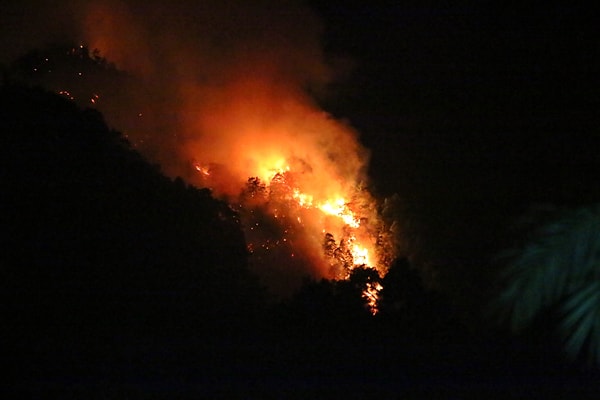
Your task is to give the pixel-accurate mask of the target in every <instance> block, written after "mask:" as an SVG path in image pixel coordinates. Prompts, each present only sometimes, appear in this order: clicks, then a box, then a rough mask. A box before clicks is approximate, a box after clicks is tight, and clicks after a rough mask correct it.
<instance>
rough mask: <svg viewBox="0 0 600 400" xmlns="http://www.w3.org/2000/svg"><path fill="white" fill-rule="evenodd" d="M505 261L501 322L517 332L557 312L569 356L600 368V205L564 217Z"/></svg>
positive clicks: (498, 307)
mask: <svg viewBox="0 0 600 400" xmlns="http://www.w3.org/2000/svg"><path fill="white" fill-rule="evenodd" d="M503 256H504V262H505V267H504V268H503V270H502V272H501V274H500V281H501V291H500V293H499V294H498V296H497V297H496V299H495V300H494V301H493V304H492V306H493V309H495V310H496V311H497V315H498V316H499V318H501V319H502V321H503V322H504V323H507V324H508V326H510V327H511V329H512V330H513V331H514V332H519V331H522V330H523V329H526V328H528V327H529V326H531V324H532V323H533V321H534V320H535V318H536V317H537V316H538V315H541V313H543V312H545V311H546V310H549V309H558V310H559V315H558V317H559V320H560V322H559V325H558V326H557V329H558V331H559V333H560V335H561V336H562V337H563V339H564V340H565V351H566V353H567V354H569V355H570V356H572V357H576V356H577V355H579V354H580V353H582V352H587V354H588V355H589V357H590V358H591V359H593V361H594V362H595V363H598V364H600V205H597V206H594V207H590V208H581V209H577V210H572V211H568V212H565V213H564V214H562V215H560V216H558V217H557V218H555V219H554V220H552V221H550V222H547V223H545V224H543V225H542V226H540V227H539V228H538V229H536V230H535V231H534V232H533V233H532V235H531V236H530V237H529V239H528V241H527V242H526V243H525V244H524V245H522V246H521V247H518V248H514V249H511V250H509V251H507V252H505V253H504V255H503Z"/></svg>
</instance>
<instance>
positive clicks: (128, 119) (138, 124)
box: [13, 0, 393, 298]
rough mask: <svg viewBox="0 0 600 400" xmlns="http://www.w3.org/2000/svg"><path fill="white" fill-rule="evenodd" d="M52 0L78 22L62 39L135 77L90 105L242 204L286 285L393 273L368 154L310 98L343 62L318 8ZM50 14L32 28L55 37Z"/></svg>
mask: <svg viewBox="0 0 600 400" xmlns="http://www.w3.org/2000/svg"><path fill="white" fill-rule="evenodd" d="M51 6H52V7H50V6H49V2H48V3H46V2H38V3H37V4H36V7H37V8H35V7H34V8H31V7H30V8H29V10H30V9H36V10H50V9H52V12H51V13H50V14H48V15H52V16H53V18H55V19H56V20H58V21H60V22H62V23H63V24H67V26H68V28H67V29H65V30H63V31H61V30H60V29H59V30H58V31H59V32H62V36H64V35H75V36H71V40H73V38H75V40H77V41H78V42H79V43H82V44H85V45H86V46H87V47H88V48H90V49H99V51H100V53H101V54H102V56H104V57H106V59H107V60H109V61H111V62H114V63H115V65H116V67H117V68H118V69H119V70H122V71H126V72H127V73H129V74H131V76H132V77H133V82H134V83H132V84H130V85H129V86H127V87H123V88H119V87H112V88H109V86H110V84H109V83H106V82H105V83H103V87H101V88H98V89H95V90H94V92H93V94H92V95H90V96H91V97H89V99H88V100H89V101H90V102H91V103H93V104H94V105H96V106H98V107H99V108H100V109H101V110H102V111H103V113H104V114H105V115H106V117H107V119H108V121H109V123H110V124H112V125H113V126H115V127H116V128H117V129H122V130H124V131H125V134H126V135H127V137H128V138H129V140H130V141H131V142H132V143H133V144H134V145H135V146H136V147H137V148H138V149H139V150H140V151H141V152H142V153H144V155H146V156H147V157H148V158H149V159H150V160H151V161H153V162H158V163H159V164H160V165H161V167H162V168H163V170H164V171H165V172H166V173H167V174H169V175H171V176H182V177H184V178H185V179H187V180H188V181H189V182H191V183H193V184H196V185H199V186H208V187H210V188H211V189H213V191H214V193H215V194H216V195H217V196H220V197H222V198H225V199H227V200H228V201H229V202H230V204H231V205H232V207H233V208H235V209H236V210H238V211H239V212H240V214H241V216H242V222H243V224H244V227H245V232H246V235H247V240H248V246H249V251H250V252H251V253H252V256H251V263H252V264H253V266H254V267H255V268H256V269H257V270H259V272H260V273H261V275H262V276H263V277H264V279H265V281H266V282H268V283H269V285H270V286H271V287H274V289H275V290H276V291H280V292H285V291H289V290H291V289H292V288H293V287H295V286H297V285H298V284H299V282H300V278H301V276H302V275H305V274H309V275H312V276H313V277H326V278H346V277H347V275H348V273H349V271H350V270H351V269H352V267H353V266H354V265H362V264H365V265H367V266H369V267H376V268H378V269H379V270H381V271H382V272H384V271H385V269H386V266H387V264H388V263H389V261H390V259H391V257H392V256H393V249H391V245H390V244H389V243H387V242H385V241H384V242H382V239H381V235H380V233H381V231H382V230H385V227H383V225H382V222H381V221H380V218H379V215H378V212H377V205H376V203H375V201H374V199H373V198H372V197H371V195H370V194H369V193H368V191H366V189H365V184H366V176H365V171H366V166H367V162H368V152H367V151H366V149H365V148H364V147H363V146H362V145H361V144H360V143H359V141H358V137H357V133H356V132H355V131H354V130H353V129H352V128H351V127H350V126H349V125H348V124H346V123H344V122H341V121H339V120H336V119H334V118H332V117H331V116H330V115H328V114H327V113H326V112H324V111H323V110H321V109H319V107H318V106H317V105H316V102H315V101H314V99H313V97H312V96H311V95H310V94H315V93H321V92H323V91H324V90H325V89H326V88H327V85H328V83H330V82H331V80H332V79H333V78H334V76H335V71H333V70H332V69H331V68H330V66H329V64H328V63H327V60H326V58H325V55H324V54H323V52H322V50H321V47H320V43H319V35H320V30H321V27H320V25H319V21H318V19H317V18H316V17H315V16H314V15H313V14H312V13H311V11H310V10H309V9H307V8H306V7H304V6H302V5H301V4H299V3H298V2H295V1H264V0H263V1H260V0H259V1H255V2H248V1H242V0H240V1H227V2H223V1H216V0H209V1H202V2H198V1H178V2H173V3H171V2H159V1H100V2H85V1H75V2H72V3H71V4H68V5H65V7H64V8H59V9H56V7H55V5H54V4H52V5H51ZM21 11H22V12H25V13H27V11H26V9H25V8H23V9H22V10H20V11H19V12H21ZM30 12H31V11H30ZM40 12H44V11H39V12H38V13H37V14H38V15H37V17H35V18H34V19H35V21H36V24H39V26H36V27H33V28H32V30H30V31H28V32H32V33H31V36H32V37H34V36H35V32H39V34H40V36H41V37H45V38H47V37H48V36H47V35H48V32H47V29H46V28H47V26H46V25H44V21H43V16H42V15H41V14H40ZM48 12H49V11H48ZM32 20H33V19H32ZM56 20H55V21H52V23H50V22H49V23H48V24H49V25H52V26H53V27H54V28H53V29H57V26H59V25H57V23H56ZM13 25H14V24H13ZM43 35H46V36H43ZM54 37H56V38H57V39H56V40H58V39H59V38H60V37H61V35H55V36H54ZM30 42H31V40H29V39H27V40H23V43H24V44H25V43H27V44H30ZM32 44H33V43H31V44H30V45H32ZM69 89H70V88H61V90H63V91H64V93H63V94H64V95H65V96H69V97H72V95H71V92H72V91H71V90H69ZM120 89H122V92H119V90H120ZM108 92H110V93H112V96H111V95H106V93H108ZM105 99H107V100H106V101H105ZM103 102H104V104H102V103H103ZM96 103H97V104H96ZM249 178H250V180H249ZM253 178H254V179H253ZM369 290H370V291H366V292H365V296H367V297H369V298H372V297H373V296H376V292H377V291H373V290H372V288H369Z"/></svg>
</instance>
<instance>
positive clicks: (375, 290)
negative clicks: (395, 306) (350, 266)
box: [362, 282, 383, 315]
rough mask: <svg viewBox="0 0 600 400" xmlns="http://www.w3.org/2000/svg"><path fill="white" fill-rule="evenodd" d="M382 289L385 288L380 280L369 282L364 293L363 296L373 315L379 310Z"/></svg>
mask: <svg viewBox="0 0 600 400" xmlns="http://www.w3.org/2000/svg"><path fill="white" fill-rule="evenodd" d="M381 289H383V286H381V284H380V283H379V282H377V283H370V282H367V285H366V288H365V290H363V293H362V297H363V299H365V301H366V303H367V306H368V307H369V310H370V311H371V314H373V315H375V314H377V313H378V312H379V310H378V309H377V301H378V300H379V292H381Z"/></svg>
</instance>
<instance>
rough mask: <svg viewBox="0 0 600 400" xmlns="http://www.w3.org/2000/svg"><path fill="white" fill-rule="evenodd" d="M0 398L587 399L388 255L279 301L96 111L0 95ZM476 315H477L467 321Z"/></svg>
mask: <svg viewBox="0 0 600 400" xmlns="http://www.w3.org/2000/svg"><path fill="white" fill-rule="evenodd" d="M0 134H1V135H2V140H1V146H0V152H1V154H0V162H1V166H0V167H1V168H0V171H1V175H0V176H1V185H2V191H1V195H0V196H1V199H2V200H1V203H0V204H1V208H0V213H1V214H0V215H1V217H0V218H1V227H2V235H1V237H2V253H1V262H0V264H1V268H2V270H1V271H2V278H1V284H0V285H1V286H0V293H1V295H2V299H1V304H2V306H1V307H2V316H3V327H4V333H3V335H2V346H3V351H2V356H3V361H4V365H5V366H7V367H8V370H9V371H8V372H5V374H4V375H3V378H2V385H1V386H2V391H4V392H5V393H3V394H2V397H3V398H22V397H26V398H66V399H70V398H73V399H75V398H86V399H106V398H118V399H121V398H123V399H124V398H129V399H137V398H148V399H156V398H165V399H174V398H193V399H198V398H260V399H263V398H302V399H308V398H357V399H364V398H377V399H387V398H400V399H432V398H444V399H446V398H499V399H507V398H540V399H541V398H544V399H547V398H553V397H554V398H555V397H556V396H559V397H561V398H597V393H598V392H596V387H597V386H596V384H597V382H598V381H597V376H595V375H594V373H592V372H585V373H584V372H580V371H579V370H577V369H576V368H574V367H571V366H569V365H568V364H566V363H565V362H563V361H562V359H561V358H560V356H559V355H558V354H557V353H556V351H554V350H552V347H549V346H548V347H546V344H547V343H546V342H544V341H539V340H537V341H536V340H535V338H534V339H533V340H530V339H527V338H525V339H523V340H519V341H517V340H509V339H507V338H506V337H505V336H504V335H501V334H492V333H489V332H487V330H486V329H484V328H483V327H479V328H475V327H472V326H471V327H466V326H465V324H463V323H462V322H461V317H460V313H458V312H456V310H455V309H453V305H452V302H450V301H449V300H448V299H447V298H445V297H444V296H442V295H439V294H436V293H433V292H431V291H430V290H429V289H428V288H426V287H425V286H424V285H423V283H422V280H421V277H420V275H419V273H418V272H417V270H416V269H415V267H414V266H412V265H410V264H409V263H408V262H407V261H406V260H398V261H397V262H396V263H395V264H394V265H393V266H392V268H391V269H390V272H389V273H388V274H387V275H386V276H385V277H382V281H383V284H384V290H383V292H382V299H381V302H380V312H379V313H378V314H377V315H375V316H372V315H371V314H370V313H369V312H368V310H367V309H366V308H365V307H364V304H363V302H362V300H361V299H360V290H359V288H360V284H361V283H362V280H364V279H370V278H369V277H368V276H367V275H368V274H365V273H363V274H362V275H361V274H359V273H357V274H356V275H354V276H352V277H351V279H350V280H348V281H339V282H334V281H326V280H323V281H313V280H310V279H307V280H306V281H305V282H304V284H303V286H302V288H301V290H300V291H299V292H298V293H296V294H295V295H293V296H291V297H290V298H289V299H288V300H286V301H284V302H281V303H279V304H275V305H274V304H267V303H266V302H265V301H263V299H264V298H265V297H266V296H265V293H264V290H263V289H262V288H261V287H260V286H259V285H258V280H257V279H256V278H255V277H254V276H253V275H252V274H251V273H250V272H249V271H248V269H247V257H248V255H247V253H246V245H245V243H244V237H243V235H242V233H241V230H240V227H239V223H238V220H237V216H236V215H235V213H233V212H232V211H231V210H230V209H229V208H228V207H227V206H226V205H225V204H224V203H222V202H219V201H217V200H214V199H213V198H212V197H211V194H210V192H208V191H206V190H199V189H196V188H193V187H189V186H187V185H186V184H185V183H184V182H183V181H182V180H180V179H176V180H171V179H168V178H166V177H164V176H163V175H161V173H160V172H159V170H158V168H157V167H155V166H152V165H150V164H148V163H146V162H145V161H144V160H143V159H142V158H141V157H140V156H139V155H138V154H137V153H136V152H134V151H133V150H131V148H130V147H129V146H128V144H127V143H126V142H125V141H124V140H123V137H122V135H121V134H120V133H118V132H115V131H111V130H109V129H108V128H107V127H106V125H105V123H104V122H103V118H102V116H101V115H100V114H99V113H98V112H96V111H92V110H83V111H82V110H80V109H78V108H77V107H76V106H75V105H74V104H73V103H71V102H69V101H68V100H66V99H64V98H61V97H58V96H56V95H54V94H51V93H47V92H44V91H42V90H39V89H31V88H23V87H14V86H10V85H4V86H3V87H2V88H1V89H0ZM474 319H476V318H474Z"/></svg>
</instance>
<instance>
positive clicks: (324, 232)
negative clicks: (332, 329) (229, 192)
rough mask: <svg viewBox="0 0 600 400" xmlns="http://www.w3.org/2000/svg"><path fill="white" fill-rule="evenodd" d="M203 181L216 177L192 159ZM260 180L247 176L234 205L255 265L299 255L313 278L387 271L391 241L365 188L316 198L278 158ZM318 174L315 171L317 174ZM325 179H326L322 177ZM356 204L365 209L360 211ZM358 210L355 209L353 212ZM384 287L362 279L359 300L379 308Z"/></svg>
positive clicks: (260, 266)
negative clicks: (387, 240)
mask: <svg viewBox="0 0 600 400" xmlns="http://www.w3.org/2000/svg"><path fill="white" fill-rule="evenodd" d="M195 169H196V171H197V172H198V173H199V174H200V178H201V179H202V184H203V185H205V186H208V187H211V186H212V184H213V183H214V182H215V181H214V179H217V180H218V179H219V178H218V177H215V176H214V175H213V174H211V171H210V168H208V167H203V166H201V165H200V164H197V163H196V164H195ZM260 171H263V173H264V171H269V172H270V173H269V174H263V175H262V177H263V179H266V183H263V180H262V179H261V178H259V177H251V178H249V179H248V181H247V182H246V184H245V186H244V187H243V188H240V193H239V196H237V197H236V198H235V201H231V200H230V201H231V202H232V204H237V206H235V207H234V208H235V209H236V210H237V211H238V212H239V213H240V215H241V218H242V224H243V227H244V229H245V233H246V237H247V240H248V250H249V252H250V253H251V254H252V257H251V263H252V264H253V265H254V267H255V268H256V269H257V270H259V271H260V270H261V269H263V268H264V267H265V266H264V264H269V263H272V262H277V263H281V264H283V265H279V266H278V267H279V268H282V269H283V270H282V272H284V273H285V267H286V265H285V264H286V263H289V262H295V261H296V260H293V261H292V259H297V258H298V254H301V257H300V260H302V262H308V263H310V264H311V265H312V267H313V274H314V275H315V276H316V277H324V278H328V279H348V278H349V277H350V275H351V273H352V271H353V270H354V269H355V268H357V267H361V268H371V269H373V270H374V271H376V273H377V274H379V273H382V274H385V272H386V271H387V267H388V263H389V261H391V259H392V257H393V254H391V249H392V247H391V243H385V239H383V238H384V236H383V235H380V234H381V232H380V230H381V229H383V224H382V222H381V221H380V220H379V217H378V216H377V212H376V204H375V201H374V199H373V198H372V197H371V196H370V195H369V193H368V192H367V191H366V190H358V189H356V188H353V189H352V190H351V192H350V193H349V194H348V197H347V198H352V199H353V200H354V201H350V202H347V201H346V200H345V197H341V196H340V195H339V194H335V195H332V196H331V197H329V198H323V199H321V198H319V197H316V196H314V195H313V194H310V193H306V192H304V191H303V188H301V187H298V186H296V184H297V183H298V182H299V181H300V179H298V174H297V173H296V172H295V171H294V170H293V169H292V168H291V167H290V166H289V165H288V164H287V163H285V159H283V158H282V159H280V160H279V161H278V163H277V164H276V165H274V166H272V167H261V168H259V171H257V172H260ZM317 176H318V175H317ZM324 184H326V182H324ZM358 204H362V208H363V210H366V211H368V213H365V214H364V215H363V214H360V209H359V208H358V207H357V205H358ZM355 210H356V211H355ZM381 289H382V286H381V284H380V283H379V282H366V283H365V286H364V288H363V289H362V290H363V299H364V300H365V303H366V305H367V306H368V308H369V309H370V311H371V313H372V314H376V313H377V299H378V295H379V292H380V291H381Z"/></svg>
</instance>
